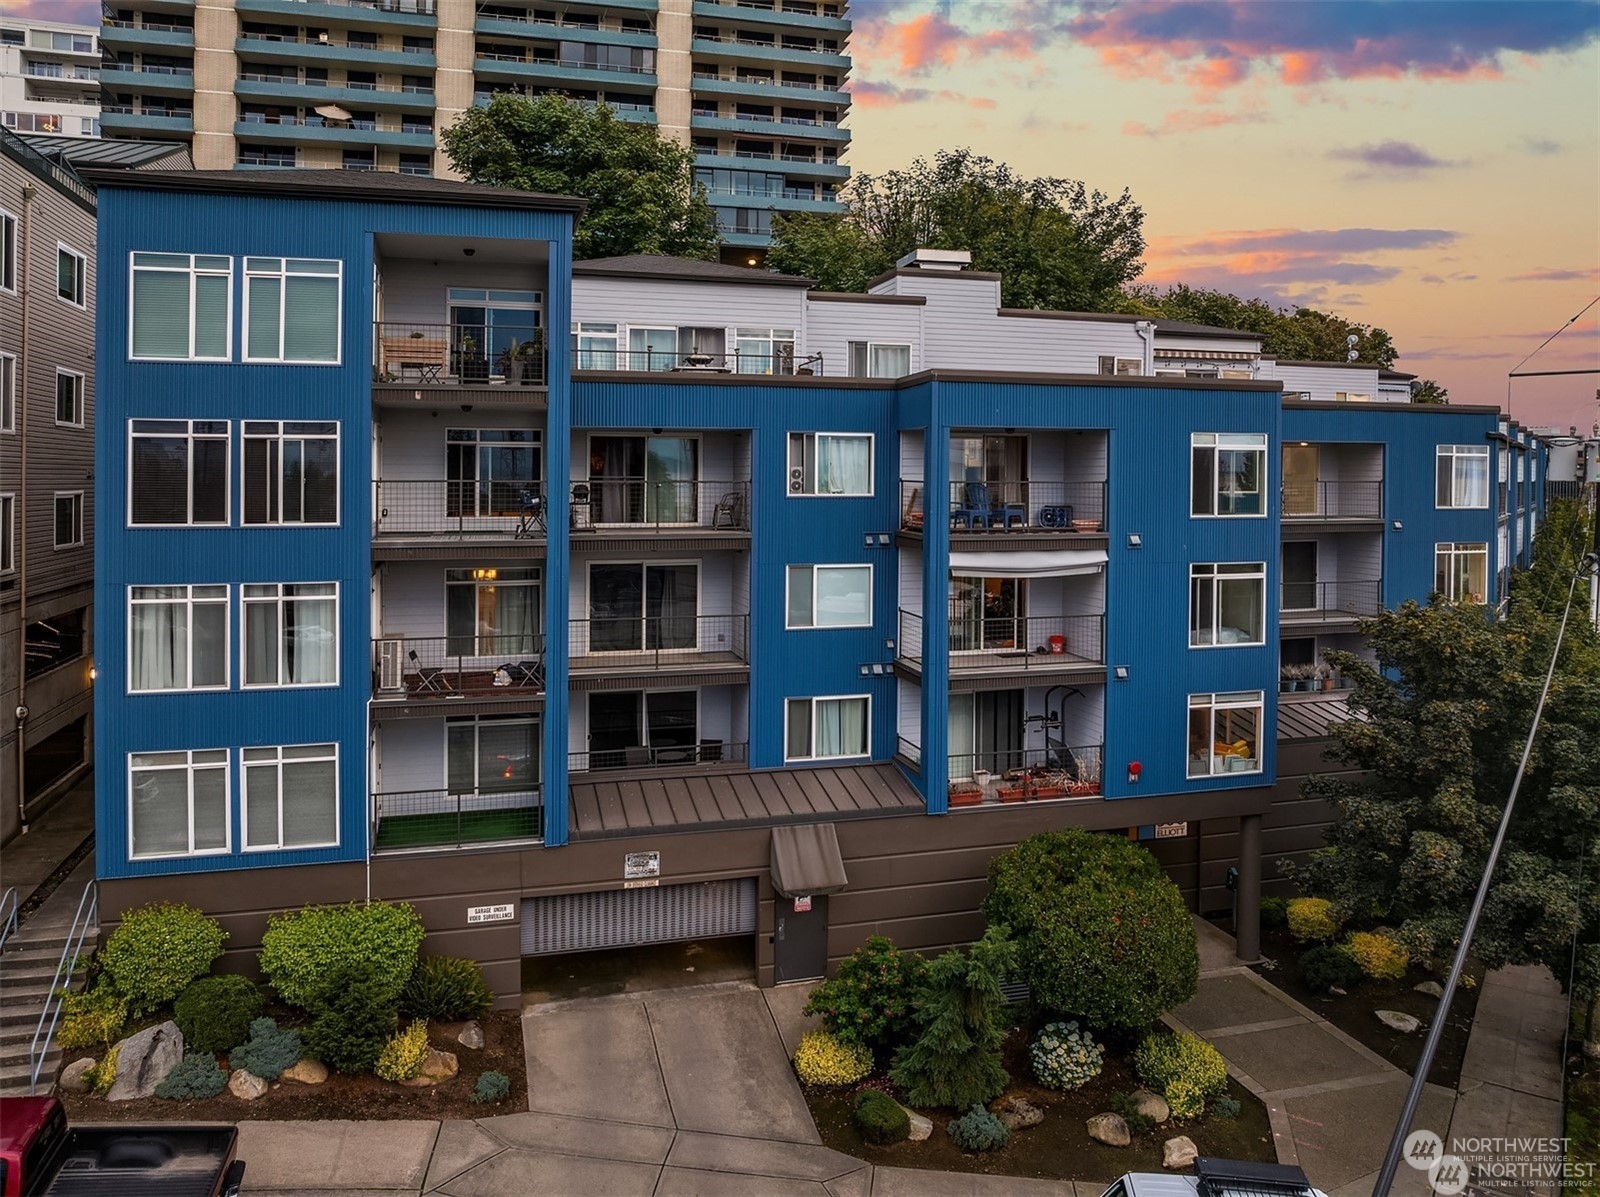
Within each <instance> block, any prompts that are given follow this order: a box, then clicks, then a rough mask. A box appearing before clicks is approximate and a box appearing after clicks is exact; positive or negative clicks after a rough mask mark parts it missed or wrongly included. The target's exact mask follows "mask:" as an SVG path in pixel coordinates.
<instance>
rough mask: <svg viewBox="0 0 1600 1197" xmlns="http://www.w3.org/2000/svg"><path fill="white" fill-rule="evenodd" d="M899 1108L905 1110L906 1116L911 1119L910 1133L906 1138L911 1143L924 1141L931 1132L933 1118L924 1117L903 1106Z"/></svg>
mask: <svg viewBox="0 0 1600 1197" xmlns="http://www.w3.org/2000/svg"><path fill="white" fill-rule="evenodd" d="M900 1108H901V1109H902V1110H905V1112H906V1117H907V1118H909V1119H910V1120H911V1133H910V1134H909V1135H907V1136H906V1138H907V1139H908V1140H910V1141H911V1142H912V1143H926V1142H927V1141H928V1136H929V1135H931V1134H933V1119H931V1118H924V1117H923V1116H922V1115H921V1114H919V1113H917V1112H916V1111H915V1110H912V1109H907V1107H905V1106H901V1107H900Z"/></svg>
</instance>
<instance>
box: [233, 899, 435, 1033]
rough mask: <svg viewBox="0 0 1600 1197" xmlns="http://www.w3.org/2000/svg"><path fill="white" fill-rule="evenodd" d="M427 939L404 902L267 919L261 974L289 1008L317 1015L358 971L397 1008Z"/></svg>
mask: <svg viewBox="0 0 1600 1197" xmlns="http://www.w3.org/2000/svg"><path fill="white" fill-rule="evenodd" d="M422 937H423V929H422V919H421V918H420V917H418V915H417V912H416V911H415V910H413V909H412V908H411V907H410V906H408V905H407V904H406V903H404V902H399V903H390V902H369V903H367V904H366V905H361V904H360V903H357V902H351V903H349V904H348V905H345V906H307V907H306V908H305V909H304V910H301V911H299V912H297V913H294V914H280V915H276V916H274V917H273V918H271V919H269V920H268V922H267V930H266V932H265V934H263V935H262V937H261V973H262V976H264V977H265V978H266V979H267V982H268V983H269V984H270V985H271V986H272V987H273V988H274V989H276V990H277V991H278V996H279V997H281V998H282V999H283V1000H284V1001H286V1002H288V1003H289V1005H291V1006H298V1007H300V1008H301V1009H302V1010H316V1009H318V1008H319V1007H320V1006H321V1005H322V1004H323V1001H322V999H323V998H324V997H325V996H326V995H328V994H329V993H330V992H331V991H333V990H335V989H337V987H338V986H337V983H336V977H337V976H338V975H339V974H340V973H342V972H344V971H345V970H347V969H348V968H350V967H352V966H356V967H359V968H361V969H362V971H363V972H364V973H365V975H366V976H367V977H368V978H370V980H371V981H372V983H373V984H374V985H376V986H377V987H378V988H379V989H380V990H382V991H383V992H384V993H385V994H386V995H387V997H386V999H385V1000H386V1002H387V1004H388V1005H390V1006H393V1005H395V1004H396V1002H398V1000H399V998H400V991H401V990H402V989H404V988H405V984H406V981H407V979H408V978H409V977H410V976H411V973H412V970H413V969H415V968H416V965H417V951H418V949H419V948H421V946H422ZM392 1029H393V1027H392V1026H391V1027H388V1028H386V1029H385V1030H384V1032H383V1037H384V1038H387V1037H388V1035H389V1032H390V1031H391V1030H392ZM379 1042H380V1043H381V1042H382V1039H380V1040H379Z"/></svg>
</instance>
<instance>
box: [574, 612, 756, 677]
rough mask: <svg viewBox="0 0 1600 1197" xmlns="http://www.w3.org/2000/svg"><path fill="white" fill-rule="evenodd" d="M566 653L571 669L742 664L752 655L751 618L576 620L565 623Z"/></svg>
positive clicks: (676, 616) (702, 617)
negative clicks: (566, 629) (566, 628)
mask: <svg viewBox="0 0 1600 1197" xmlns="http://www.w3.org/2000/svg"><path fill="white" fill-rule="evenodd" d="M567 653H568V660H569V661H570V663H571V668H572V669H573V670H574V671H575V672H576V671H584V670H587V671H593V670H605V671H608V672H616V671H623V670H638V669H646V670H653V669H661V668H668V667H672V666H680V665H716V664H745V663H748V662H749V660H750V617H749V616H748V615H699V616H696V615H662V616H639V615H613V616H606V617H603V618H591V619H575V620H573V621H572V622H571V624H570V625H569V627H568V632H567Z"/></svg>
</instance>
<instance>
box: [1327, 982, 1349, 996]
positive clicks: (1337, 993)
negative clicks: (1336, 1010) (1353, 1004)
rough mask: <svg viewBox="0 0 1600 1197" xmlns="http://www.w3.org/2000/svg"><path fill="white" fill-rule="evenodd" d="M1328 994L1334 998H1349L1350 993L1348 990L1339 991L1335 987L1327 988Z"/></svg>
mask: <svg viewBox="0 0 1600 1197" xmlns="http://www.w3.org/2000/svg"><path fill="white" fill-rule="evenodd" d="M1328 992H1329V993H1331V994H1333V996H1334V997H1349V996H1350V991H1349V990H1348V989H1340V988H1339V987H1338V986H1337V985H1330V986H1328Z"/></svg>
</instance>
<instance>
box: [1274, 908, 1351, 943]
mask: <svg viewBox="0 0 1600 1197" xmlns="http://www.w3.org/2000/svg"><path fill="white" fill-rule="evenodd" d="M1287 917H1288V920H1289V934H1290V935H1292V936H1294V937H1295V938H1296V939H1298V940H1299V941H1300V942H1301V943H1306V942H1308V941H1314V942H1317V943H1321V942H1322V941H1323V940H1325V939H1332V938H1333V937H1334V936H1335V935H1337V934H1338V933H1339V911H1338V909H1337V908H1336V907H1335V906H1334V904H1333V903H1332V902H1330V901H1328V899H1326V898H1291V899H1290V901H1289V906H1288V912H1287Z"/></svg>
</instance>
